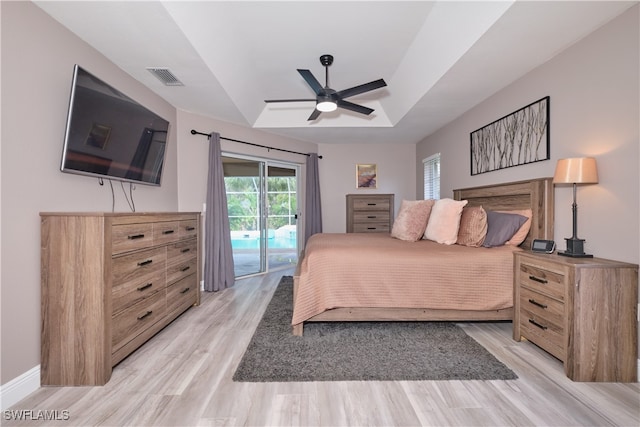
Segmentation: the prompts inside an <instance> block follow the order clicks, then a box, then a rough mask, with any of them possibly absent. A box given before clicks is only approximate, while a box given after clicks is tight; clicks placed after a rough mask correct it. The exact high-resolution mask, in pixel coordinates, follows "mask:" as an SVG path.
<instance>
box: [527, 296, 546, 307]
mask: <svg viewBox="0 0 640 427" xmlns="http://www.w3.org/2000/svg"><path fill="white" fill-rule="evenodd" d="M529 302H530V303H531V304H533V305H537V306H538V307H540V308H547V304H542V303H539V302H538V301H536V300H534V299H533V298H531V299H529Z"/></svg>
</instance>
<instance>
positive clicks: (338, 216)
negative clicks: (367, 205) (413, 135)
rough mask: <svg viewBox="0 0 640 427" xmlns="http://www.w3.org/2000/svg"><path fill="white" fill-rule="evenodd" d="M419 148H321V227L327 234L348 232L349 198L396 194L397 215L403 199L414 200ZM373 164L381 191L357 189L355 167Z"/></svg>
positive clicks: (381, 145)
mask: <svg viewBox="0 0 640 427" xmlns="http://www.w3.org/2000/svg"><path fill="white" fill-rule="evenodd" d="M415 150H416V147H415V146H414V145H411V144H371V145H365V144H338V143H336V144H321V145H320V150H319V153H320V155H322V157H323V158H322V160H321V161H320V165H319V168H318V169H319V173H320V186H321V192H322V226H323V231H324V232H327V233H344V232H345V231H346V226H347V224H346V211H347V208H346V197H345V196H346V195H347V194H353V193H355V194H371V193H379V194H381V193H393V194H395V198H394V200H395V205H396V206H395V209H394V212H395V214H397V213H398V209H399V207H400V203H401V202H402V199H407V200H415V199H416V192H415V187H414V182H415V181H414V180H415V176H416V164H415V157H416V151H415ZM358 163H365V164H371V163H374V164H376V165H377V168H378V188H376V189H357V188H356V164H358Z"/></svg>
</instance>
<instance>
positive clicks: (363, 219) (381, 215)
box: [353, 211, 389, 224]
mask: <svg viewBox="0 0 640 427" xmlns="http://www.w3.org/2000/svg"><path fill="white" fill-rule="evenodd" d="M353 222H354V224H369V223H376V222H383V223H384V222H386V223H387V224H389V212H388V211H386V212H385V211H380V212H376V211H372V212H354V214H353Z"/></svg>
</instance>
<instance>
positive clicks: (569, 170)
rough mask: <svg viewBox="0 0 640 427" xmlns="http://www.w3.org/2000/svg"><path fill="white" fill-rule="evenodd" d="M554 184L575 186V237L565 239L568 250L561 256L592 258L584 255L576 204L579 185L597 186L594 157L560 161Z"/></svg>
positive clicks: (573, 207)
mask: <svg viewBox="0 0 640 427" xmlns="http://www.w3.org/2000/svg"><path fill="white" fill-rule="evenodd" d="M553 183H554V184H573V205H572V206H571V207H572V210H573V236H571V237H569V238H565V240H566V241H567V250H566V251H564V252H562V251H558V254H559V255H564V256H570V257H576V258H592V257H593V255H589V254H585V253H584V240H583V239H579V238H578V205H577V203H576V187H577V185H578V184H597V183H598V169H597V168H596V159H594V158H593V157H579V158H572V159H560V160H558V164H557V165H556V173H555V174H554V176H553Z"/></svg>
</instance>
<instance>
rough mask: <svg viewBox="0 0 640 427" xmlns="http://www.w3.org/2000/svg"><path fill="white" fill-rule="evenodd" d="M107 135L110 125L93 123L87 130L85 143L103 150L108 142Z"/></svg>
mask: <svg viewBox="0 0 640 427" xmlns="http://www.w3.org/2000/svg"><path fill="white" fill-rule="evenodd" d="M109 135H111V127H109V126H105V125H100V124H97V123H94V124H93V125H92V126H91V129H90V130H89V135H87V140H86V141H85V144H86V145H88V146H90V147H96V148H99V149H101V150H104V149H105V148H106V147H107V142H109Z"/></svg>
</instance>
